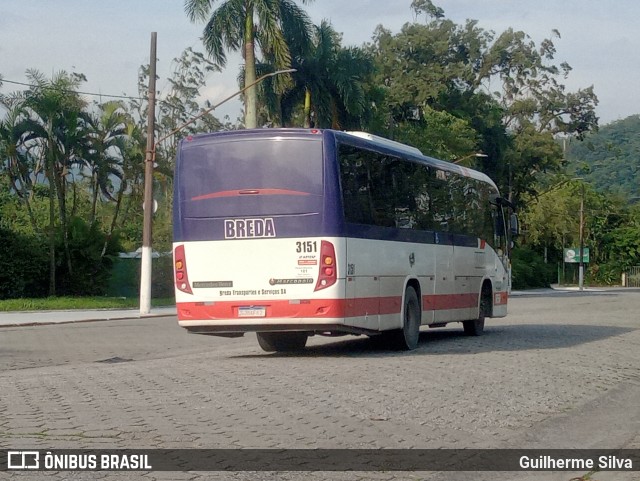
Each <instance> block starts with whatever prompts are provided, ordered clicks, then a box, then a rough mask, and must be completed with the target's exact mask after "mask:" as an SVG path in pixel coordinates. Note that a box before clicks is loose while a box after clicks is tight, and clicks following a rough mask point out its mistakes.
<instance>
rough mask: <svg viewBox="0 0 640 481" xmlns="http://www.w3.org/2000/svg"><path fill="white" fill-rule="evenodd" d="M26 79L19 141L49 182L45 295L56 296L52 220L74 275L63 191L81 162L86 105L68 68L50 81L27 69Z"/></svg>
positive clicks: (68, 268)
mask: <svg viewBox="0 0 640 481" xmlns="http://www.w3.org/2000/svg"><path fill="white" fill-rule="evenodd" d="M27 77H28V79H29V80H30V82H29V83H31V84H33V85H34V87H31V88H30V89H29V90H28V91H27V92H26V93H25V94H24V95H25V101H24V104H23V116H24V120H23V122H22V124H21V128H22V129H23V133H22V136H23V137H22V142H23V146H24V148H26V149H27V150H28V151H29V152H30V153H31V154H32V155H34V158H36V162H37V165H36V168H35V170H36V171H39V170H42V172H43V173H44V175H45V178H46V180H47V183H48V185H49V270H50V275H49V294H50V295H55V288H56V282H55V270H56V259H55V258H56V255H55V225H56V219H59V220H60V227H61V230H62V237H63V243H64V251H65V258H66V265H67V271H68V274H69V276H71V275H72V273H73V267H72V265H71V255H70V250H69V237H68V234H69V233H68V221H67V220H68V216H67V207H66V191H67V183H68V177H69V173H70V171H71V169H72V168H73V167H74V166H77V165H80V164H81V163H82V162H83V160H82V158H81V152H82V151H81V146H82V144H83V142H84V136H85V125H86V124H85V122H84V120H83V117H82V115H81V114H82V110H83V108H84V106H85V103H84V101H83V100H82V99H81V98H80V96H79V95H78V94H77V93H76V91H75V90H76V89H77V87H78V85H79V79H78V78H75V77H74V76H69V75H68V74H67V73H66V72H60V73H58V74H56V75H55V76H54V77H53V79H52V80H48V79H46V78H45V77H44V76H43V75H42V74H41V73H40V72H38V71H35V70H30V71H27ZM56 200H57V203H58V214H57V215H56Z"/></svg>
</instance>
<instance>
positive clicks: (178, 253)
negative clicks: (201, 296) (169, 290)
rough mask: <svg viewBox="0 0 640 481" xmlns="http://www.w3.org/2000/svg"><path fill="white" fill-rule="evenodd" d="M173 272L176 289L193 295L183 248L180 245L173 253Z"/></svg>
mask: <svg viewBox="0 0 640 481" xmlns="http://www.w3.org/2000/svg"><path fill="white" fill-rule="evenodd" d="M173 272H174V279H175V281H176V289H178V290H180V291H182V292H186V293H187V294H193V291H192V290H191V286H190V285H189V276H188V275H187V262H186V260H185V256H184V246H183V245H180V246H178V247H176V249H175V250H174V251H173Z"/></svg>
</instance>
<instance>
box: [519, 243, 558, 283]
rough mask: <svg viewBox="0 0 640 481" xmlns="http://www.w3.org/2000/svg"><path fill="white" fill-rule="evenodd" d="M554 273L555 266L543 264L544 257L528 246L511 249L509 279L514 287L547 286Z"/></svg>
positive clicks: (551, 280)
mask: <svg viewBox="0 0 640 481" xmlns="http://www.w3.org/2000/svg"><path fill="white" fill-rule="evenodd" d="M555 275H556V266H555V265H553V264H545V262H544V258H543V257H542V256H541V255H540V254H538V253H537V252H535V251H534V250H532V249H529V248H528V247H518V248H516V249H513V251H512V256H511V279H512V287H513V288H514V289H531V288H536V287H549V285H550V284H551V283H552V282H553V280H554V278H555Z"/></svg>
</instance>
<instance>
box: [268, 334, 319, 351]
mask: <svg viewBox="0 0 640 481" xmlns="http://www.w3.org/2000/svg"><path fill="white" fill-rule="evenodd" d="M256 334H257V336H258V344H260V347H261V348H262V350H263V351H266V352H292V351H301V350H302V349H304V346H305V345H306V344H307V339H308V338H309V334H307V333H306V332H257V333H256Z"/></svg>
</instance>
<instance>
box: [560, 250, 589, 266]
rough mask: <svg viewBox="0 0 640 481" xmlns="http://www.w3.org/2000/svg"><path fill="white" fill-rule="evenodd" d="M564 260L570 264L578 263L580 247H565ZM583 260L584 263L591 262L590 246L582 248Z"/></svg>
mask: <svg viewBox="0 0 640 481" xmlns="http://www.w3.org/2000/svg"><path fill="white" fill-rule="evenodd" d="M564 261H565V262H567V263H569V264H578V263H579V262H580V248H579V247H577V248H576V247H570V248H569V249H564ZM582 262H583V263H584V264H588V263H589V248H588V247H584V248H583V249H582Z"/></svg>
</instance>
